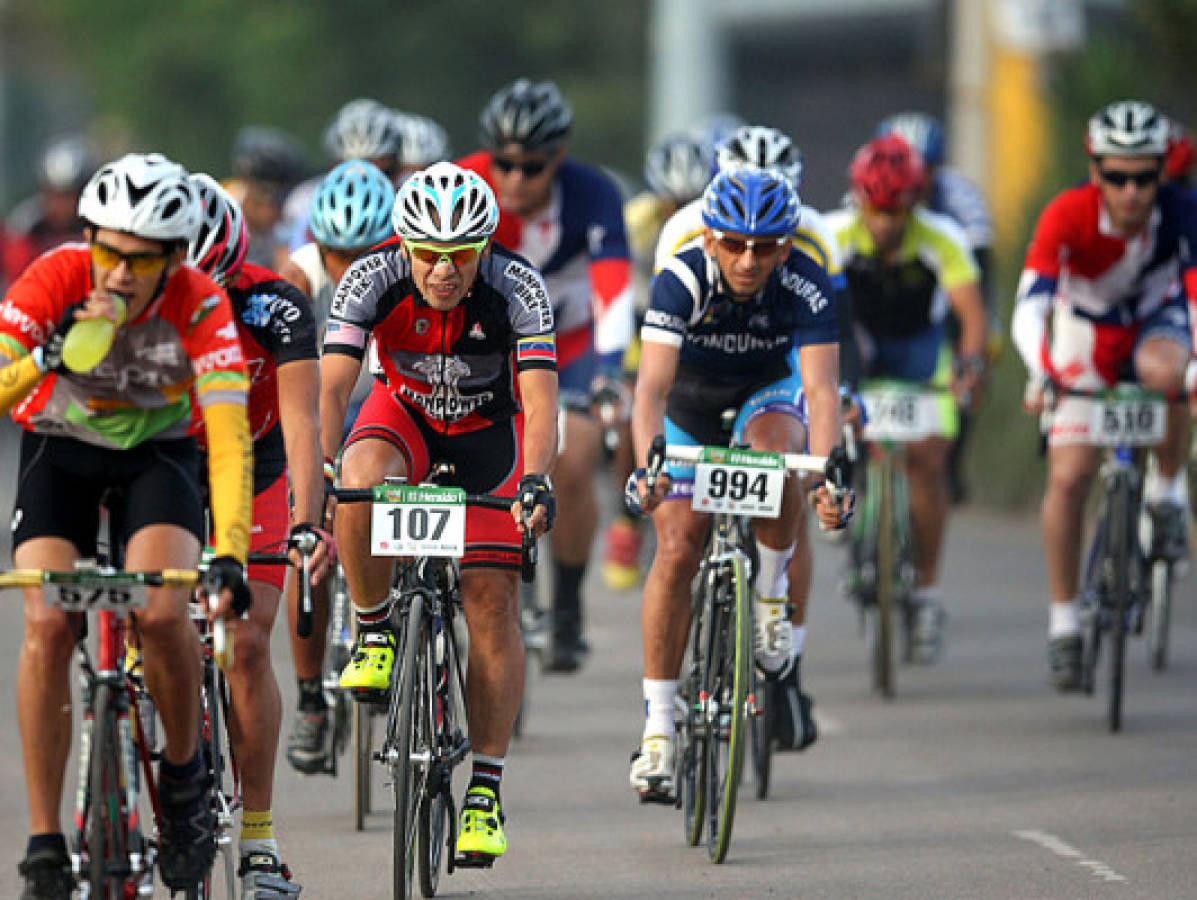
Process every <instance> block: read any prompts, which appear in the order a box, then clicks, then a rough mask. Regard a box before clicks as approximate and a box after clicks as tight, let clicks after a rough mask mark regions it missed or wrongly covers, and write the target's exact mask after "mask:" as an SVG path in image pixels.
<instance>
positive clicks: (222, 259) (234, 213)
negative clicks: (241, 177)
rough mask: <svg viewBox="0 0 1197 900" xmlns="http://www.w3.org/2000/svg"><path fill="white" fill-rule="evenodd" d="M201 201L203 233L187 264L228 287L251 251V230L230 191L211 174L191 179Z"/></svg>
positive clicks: (194, 243) (195, 241)
mask: <svg viewBox="0 0 1197 900" xmlns="http://www.w3.org/2000/svg"><path fill="white" fill-rule="evenodd" d="M191 184H192V185H193V186H194V187H195V189H196V191H197V193H198V194H199V198H200V208H201V211H202V216H201V219H200V227H199V231H198V232H197V233H196V235H195V237H194V238H193V239H192V241H191V244H190V246H189V247H188V248H187V262H188V263H189V264H191V265H193V266H195V267H196V268H197V269H200V270H202V271H204V272H206V273H207V274H208V275H210V276H211V278H212V280H213V281H215V282H216V283H217V284H220V285H224V284H226V283H227V282H228V280H229V277H230V276H231V275H233V274H234V273H235V272H236V271H237V270H238V269H240V268H241V264H242V263H243V262H245V254H246V253H248V252H249V229H248V228H246V226H245V216H243V215H242V214H241V207H240V206H238V205H237V201H236V200H234V199H233V198H232V197H231V196H230V195H229V192H228V191H226V190H225V189H224V188H223V187H221V186H220V183H219V182H217V180H216V179H215V178H213V177H212V176H211V175H205V174H203V173H202V172H201V173H199V174H197V175H192V176H191Z"/></svg>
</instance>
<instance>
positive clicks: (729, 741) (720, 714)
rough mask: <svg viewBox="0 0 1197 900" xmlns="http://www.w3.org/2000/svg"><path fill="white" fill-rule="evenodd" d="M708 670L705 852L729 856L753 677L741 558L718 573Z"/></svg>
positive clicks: (745, 577) (748, 610) (745, 575)
mask: <svg viewBox="0 0 1197 900" xmlns="http://www.w3.org/2000/svg"><path fill="white" fill-rule="evenodd" d="M718 591H719V594H718V595H717V603H716V607H715V611H714V616H713V617H712V621H711V625H712V628H711V640H710V643H709V647H710V653H709V657H708V659H709V663H710V664H709V666H708V667H707V692H706V693H707V697H708V715H707V733H708V740H707V760H708V761H707V817H708V830H707V853H708V854H709V856H710V858H711V862H713V863H721V862H723V860H724V859H725V858H726V857H727V848H728V846H729V845H730V844H731V834H732V825H733V824H734V822H735V819H736V795H737V793H738V792H739V785H740V776H741V772H742V769H743V766H744V745H745V741H746V740H747V735H746V734H745V730H746V729H745V727H744V720H745V716H744V712H745V708H746V706H747V702H748V685H749V682H750V679H751V678H752V669H751V667H752V633H751V632H752V596H751V591H750V589H749V585H748V569H747V566H746V564H745V559H744V557H742V556H735V557H733V558H732V560H731V562H730V564H729V565H728V566H727V567H726V569H725V571H724V572H723V573H721V575H720V579H719V585H718Z"/></svg>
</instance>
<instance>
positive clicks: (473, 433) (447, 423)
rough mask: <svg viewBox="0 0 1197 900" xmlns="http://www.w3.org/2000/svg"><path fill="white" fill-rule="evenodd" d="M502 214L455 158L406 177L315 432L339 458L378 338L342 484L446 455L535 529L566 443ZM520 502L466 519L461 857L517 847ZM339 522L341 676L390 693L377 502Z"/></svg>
mask: <svg viewBox="0 0 1197 900" xmlns="http://www.w3.org/2000/svg"><path fill="white" fill-rule="evenodd" d="M498 221H499V207H498V203H497V202H496V200H495V197H494V194H493V192H492V191H491V190H490V188H489V187H488V186H487V184H486V182H484V181H483V180H482V179H481V178H479V177H478V176H476V175H475V174H474V173H473V172H470V171H468V170H466V169H462V168H459V167H458V166H455V165H453V164H452V163H447V162H442V163H436V164H435V165H432V166H430V167H429V168H427V169H425V170H424V171H423V172H419V173H417V174H416V175H413V176H412V177H411V178H409V179H408V180H407V181H406V182H405V183H404V184H403V186H402V187H401V188H400V190H399V194H398V197H397V198H396V200H395V209H394V225H395V231H396V232H397V234H398V236H399V237H400V238H401V239H402V244H399V243H397V242H392V243H389V244H384V245H383V246H381V247H379V248H376V249H375V250H372V251H371V252H369V253H367V254H366V255H365V256H363V257H361V258H360V259H358V260H357V262H355V263H354V264H353V265H352V266H350V267H349V271H348V272H347V273H346V274H345V277H344V278H343V279H341V283H340V284H339V285H338V287H337V292H336V296H335V298H334V300H333V308H332V315H331V316H330V318H329V323H328V331H327V333H326V335H325V339H324V358H323V360H322V361H321V367H320V374H321V382H322V385H321V404H320V414H321V425H322V427H321V435H322V440H323V444H324V452H325V455H326V456H328V457H329V458H332V457H333V456H335V455H336V453H337V451H338V449H339V448H340V444H341V433H342V428H343V423H344V420H345V407H346V403H347V401H348V397H349V392H350V391H351V390H352V388H353V383H354V381H355V380H356V378H357V374H358V370H359V368H360V366H361V360H362V355H363V353H364V351H365V347H366V342H367V340H368V339H369V338H370V336H371V335H373V338H374V340H375V342H376V345H377V353H378V356H379V359H380V361H381V363H382V369H383V373H384V374H383V380H381V381H379V382H378V383H377V384H375V385H374V387H373V389H372V390H371V392H370V396H369V397H368V398H367V399H366V402H365V404H364V405H363V406H362V410H361V413H360V414H359V415H358V417H357V421H356V422H355V423H354V426H353V430H352V431H351V433H350V435H349V439H348V440H347V441H346V444H345V449H344V453H343V456H342V459H341V482H342V484H344V485H345V486H346V487H368V486H371V485H375V484H379V483H381V482H382V481H383V479H384V477H386V476H402V477H405V478H407V479H408V480H409V481H411V482H413V483H415V482H418V481H421V480H422V479H424V478H425V476H426V475H428V473H429V466H430V464H431V463H434V462H448V463H451V464H452V465H453V466H454V467H455V469H456V475H457V479H456V483H457V484H458V485H459V486H461V487H463V488H465V489H466V490H467V491H469V492H471V493H478V492H484V491H493V492H496V493H502V494H507V493H516V492H517V491H518V493H519V495H520V496H524V495H525V494H526V493H527V492H529V491H530V492H532V493H533V494H534V495H535V497H536V501H535V508H534V509H533V510H530V511H529V512H530V513H531V516H532V517H531V520H530V521H529V523H528V525H527V527H529V528H532V529H533V530H534V532H535V533H537V534H539V533H542V532H543V531H545V530H547V529H548V527H549V526H550V525H551V524H552V515H553V507H554V503H553V486H552V484H551V482H550V481H549V477H548V474H547V473H548V471H549V467H550V466H551V465H552V462H553V456H554V453H555V451H556V438H557V376H556V370H555V359H554V335H553V310H552V306H551V305H550V304H549V299H548V292H547V290H546V289H545V285H544V281H543V279H541V277H540V275H539V273H538V272H537V271H536V270H535V269H534V268H532V266H530V265H529V264H528V263H527V262H525V261H524V260H523V259H522V258H520V257H518V256H516V255H515V254H513V253H511V252H510V251H509V250H507V249H505V248H504V247H502V246H500V245H498V244H497V243H493V242H492V241H491V236H492V235H493V234H494V233H495V229H496V227H497V226H498ZM513 362H514V371H513ZM521 408H522V411H521ZM523 513H524V510H523V509H522V508H521V507H520V505H519V504H518V503H516V504H514V505H513V507H512V515H511V516H508V515H507V514H506V513H500V512H497V511H494V510H485V509H472V510H470V511H469V515H468V516H467V519H466V548H465V549H466V552H465V556H464V558H463V559H462V563H461V566H462V594H463V598H464V604H465V615H466V624H467V626H468V628H469V634H470V641H469V660H468V677H467V683H466V696H467V698H468V707H469V723H468V724H469V735H470V743H471V746H472V747H473V749H474V760H473V774H472V776H471V779H470V787H469V789H468V792H467V795H466V799H465V803H464V806H463V808H462V818H461V829H460V831H459V835H458V842H457V850H458V852H460V853H480V854H483V855H488V856H496V857H497V856H502V855H503V854H504V853H505V852H506V848H507V839H506V837H505V836H504V832H503V824H502V822H503V817H502V812H501V806H500V796H499V784H500V779H501V777H502V774H503V767H504V759H505V756H506V753H507V746H508V743H509V741H510V739H511V733H512V729H513V727H514V725H515V717H516V712H517V711H518V709H519V706H520V700H521V696H522V694H523V680H524V648H523V642H522V638H521V635H520V627H519V608H518V603H517V595H516V570H517V569H518V567H519V562H520V552H519V548H520V537H519V534H518V533H517V530H519V531H522V530H523V528H524V527H525V526H524V525H523V523H522V521H521V517H522V515H523ZM512 516H514V517H515V522H514V523H513V521H512ZM336 533H337V536H338V539H339V542H340V545H341V547H342V548H343V553H342V562H343V564H344V568H345V577H346V579H347V581H348V584H349V593H350V596H351V597H352V598H353V602H354V606H355V610H356V614H357V621H358V641H357V645H356V647H355V650H354V654H353V658H352V660H351V662H350V664H349V665H348V666H347V667H346V669H345V671H344V673H343V674H342V676H341V685H342V686H343V687H346V688H349V689H352V690H354V691H355V693H356V694H357V696H359V697H363V696H366V697H368V696H370V695H371V694H375V695H376V694H378V692H381V691H384V690H385V689H386V687H387V684H388V682H389V680H390V672H391V667H392V664H393V662H394V656H395V637H394V635H393V634H392V633H391V632H390V630H389V629H388V627H387V625H386V623H387V621H388V618H389V615H390V610H389V606H388V597H387V594H388V585H389V582H390V574H391V561H390V560H388V559H385V558H380V557H371V556H370V554H369V546H370V543H369V537H370V510H369V508H368V507H366V506H364V505H348V504H347V505H343V506H339V507H338V508H337V515H336Z"/></svg>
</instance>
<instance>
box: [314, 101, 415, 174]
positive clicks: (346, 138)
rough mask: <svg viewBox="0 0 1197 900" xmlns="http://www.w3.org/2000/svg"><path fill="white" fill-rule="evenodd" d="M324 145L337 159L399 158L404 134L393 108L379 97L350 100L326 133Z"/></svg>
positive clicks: (330, 154) (339, 111)
mask: <svg viewBox="0 0 1197 900" xmlns="http://www.w3.org/2000/svg"><path fill="white" fill-rule="evenodd" d="M324 147H325V149H326V150H327V151H328V155H329V156H331V157H332V158H333V159H337V160H346V159H381V158H383V157H384V156H395V157H398V156H399V154H400V152H401V151H402V148H403V134H402V133H401V132H400V130H399V123H398V121H397V120H396V117H395V111H394V110H393V109H390V108H389V107H386V106H383V105H382V104H381V103H379V102H378V101H377V100H369V99H360V100H350V101H349V102H348V103H346V104H345V105H344V106H342V107H341V108H340V110H338V111H337V114H336V115H335V116H334V117H333V120H332V122H330V123H329V126H328V130H327V131H325V132H324Z"/></svg>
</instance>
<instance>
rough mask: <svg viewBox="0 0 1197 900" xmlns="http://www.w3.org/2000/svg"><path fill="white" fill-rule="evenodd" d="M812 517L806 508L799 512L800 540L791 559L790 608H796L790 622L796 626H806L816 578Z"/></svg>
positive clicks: (803, 507)
mask: <svg viewBox="0 0 1197 900" xmlns="http://www.w3.org/2000/svg"><path fill="white" fill-rule="evenodd" d="M809 523H810V517H809V516H808V515H807V513H806V507H805V506H801V507H800V509H799V512H798V540H797V543H795V544H794V555H793V556H792V557H791V558H790V567H789V570H788V574H789V577H790V595H789V596H790V606H792V607H793V608H794V613H793V615H791V616H790V621H791V622H792V623H794V624H795V625H805V624H806V604H807V600H808V599H809V597H810V586H811V581H812V579H813V578H814V570H815V561H814V557H813V556H812V554H811V546H810V528H809Z"/></svg>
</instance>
